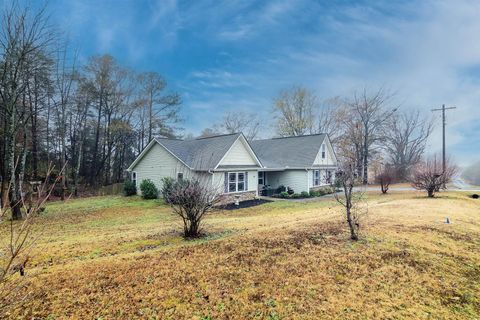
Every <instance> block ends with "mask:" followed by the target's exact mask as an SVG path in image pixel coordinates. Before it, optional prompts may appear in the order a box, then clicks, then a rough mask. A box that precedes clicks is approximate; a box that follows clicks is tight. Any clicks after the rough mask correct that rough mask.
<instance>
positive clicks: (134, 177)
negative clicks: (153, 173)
mask: <svg viewBox="0 0 480 320" xmlns="http://www.w3.org/2000/svg"><path fill="white" fill-rule="evenodd" d="M132 182H133V183H134V184H135V186H136V185H137V172H136V171H132Z"/></svg>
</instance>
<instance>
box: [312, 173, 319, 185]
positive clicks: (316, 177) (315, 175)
mask: <svg viewBox="0 0 480 320" xmlns="http://www.w3.org/2000/svg"><path fill="white" fill-rule="evenodd" d="M313 185H314V186H319V185H320V170H313Z"/></svg>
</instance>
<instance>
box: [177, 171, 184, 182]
mask: <svg viewBox="0 0 480 320" xmlns="http://www.w3.org/2000/svg"><path fill="white" fill-rule="evenodd" d="M179 174H181V175H182V180H183V179H184V175H183V172H177V181H179V180H178V175H179Z"/></svg>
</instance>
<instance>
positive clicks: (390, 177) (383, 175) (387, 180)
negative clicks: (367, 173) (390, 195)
mask: <svg viewBox="0 0 480 320" xmlns="http://www.w3.org/2000/svg"><path fill="white" fill-rule="evenodd" d="M394 179H395V172H394V170H393V169H391V168H390V167H388V166H387V167H385V168H383V169H382V171H380V172H379V173H378V174H377V175H376V176H375V183H378V184H380V189H381V190H382V194H386V193H387V192H388V189H389V187H390V184H391V183H392V182H393V181H394Z"/></svg>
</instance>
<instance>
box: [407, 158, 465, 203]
mask: <svg viewBox="0 0 480 320" xmlns="http://www.w3.org/2000/svg"><path fill="white" fill-rule="evenodd" d="M442 171H443V170H442V164H441V161H438V160H437V156H433V157H429V158H427V159H425V160H423V161H422V162H420V163H419V164H418V165H417V167H416V168H415V170H414V172H413V174H412V177H411V179H410V183H411V184H412V187H414V188H415V189H417V190H425V191H427V194H428V197H429V198H433V197H434V196H435V192H438V191H440V189H445V188H446V184H447V183H449V182H450V180H451V179H452V177H453V176H455V174H456V173H457V171H458V169H457V167H456V166H455V165H453V164H451V163H450V161H448V160H447V162H446V163H445V171H444V172H442Z"/></svg>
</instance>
